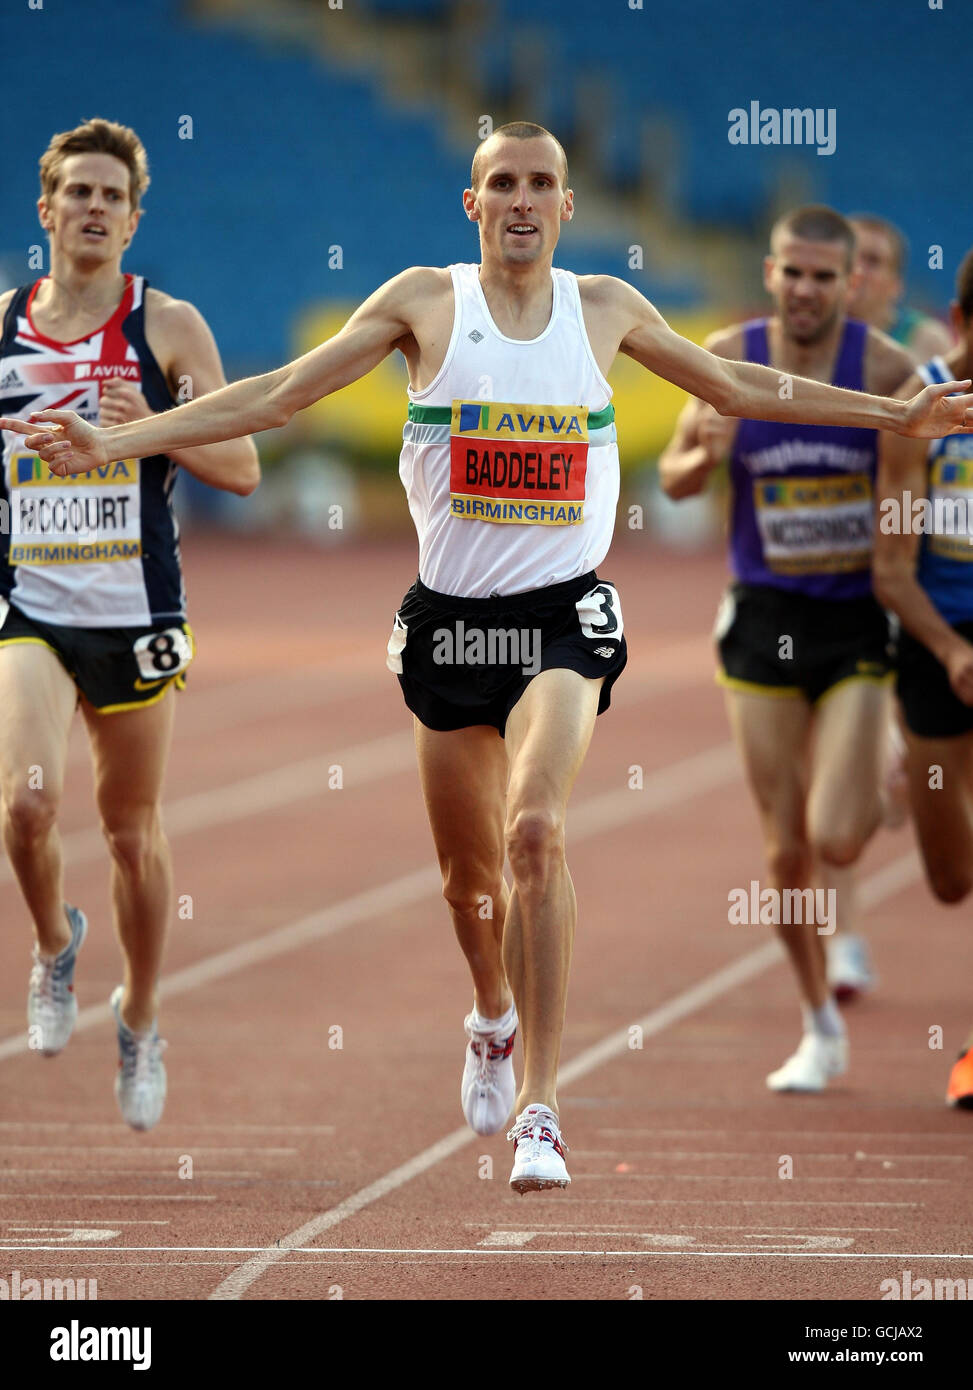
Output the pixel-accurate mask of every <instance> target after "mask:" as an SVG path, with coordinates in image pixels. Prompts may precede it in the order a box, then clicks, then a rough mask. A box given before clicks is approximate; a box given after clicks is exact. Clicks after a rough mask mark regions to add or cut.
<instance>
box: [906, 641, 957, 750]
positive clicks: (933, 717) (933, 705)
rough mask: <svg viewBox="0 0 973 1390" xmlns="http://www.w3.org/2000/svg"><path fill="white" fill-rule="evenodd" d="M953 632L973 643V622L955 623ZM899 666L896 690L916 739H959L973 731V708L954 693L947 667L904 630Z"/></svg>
mask: <svg viewBox="0 0 973 1390" xmlns="http://www.w3.org/2000/svg"><path fill="white" fill-rule="evenodd" d="M953 631H954V632H958V633H959V634H960V636H961V637H965V638H966V640H967V642H973V622H967V623H954V624H953ZM898 666H899V673H898V679H897V683H896V691H897V694H898V697H899V699H900V701H901V702H902V713H903V715H904V716H905V722H906V726H907V727H908V728H909V729H910V730H911V732H912V733H914V734H915V735H916V737H917V738H956V737H957V736H958V735H959V734H968V733H969V732H970V731H971V730H973V708H971V707H970V706H969V705H964V704H963V701H962V700H960V699H959V698H958V696H957V695H955V694H954V692H953V687H952V686H951V685H950V683H949V677H948V676H947V674H946V667H945V666H944V665H943V664H942V662H941V661H937V659H936V658H935V657H934V656H933V654H932V652H931V651H930V650H929V648H928V647H926V646H924V645H923V643H922V642H917V641H916V639H915V638H914V637H913V636H912V635H911V634H910V633H908V632H906V631H905V630H904V629H903V631H902V632H901V633H900V635H899V661H898Z"/></svg>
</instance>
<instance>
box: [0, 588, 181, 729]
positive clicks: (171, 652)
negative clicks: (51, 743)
mask: <svg viewBox="0 0 973 1390" xmlns="http://www.w3.org/2000/svg"><path fill="white" fill-rule="evenodd" d="M23 643H36V644H37V645H39V646H42V647H49V648H50V650H51V651H52V652H53V653H54V655H55V656H56V657H57V658H58V660H59V661H60V663H61V665H62V666H63V667H64V669H65V671H67V673H68V675H69V676H70V677H71V679H72V680H73V681H74V683H75V685H76V686H77V688H78V691H79V694H81V695H83V696H84V698H85V699H86V700H87V701H88V703H89V704H90V705H92V706H93V707H94V708H95V709H96V710H97V711H98V713H99V714H114V713H116V712H117V711H119V710H129V709H140V708H141V707H142V706H144V705H151V704H154V703H155V702H156V700H161V698H162V696H163V695H164V694H165V692H166V691H167V690H168V689H169V686H170V685H175V686H176V688H177V689H178V690H182V689H183V688H184V686H185V684H186V668H187V667H188V666H189V663H190V662H191V661H192V659H193V657H194V656H195V654H196V643H195V640H194V638H193V633H192V629H191V628H190V626H189V624H188V623H186V622H178V621H176V622H173V621H169V622H162V623H155V624H153V625H151V626H149V627H63V626H61V625H60V624H56V623H44V622H40V621H38V620H37V619H36V618H28V617H27V615H26V613H22V612H21V611H20V609H19V608H17V607H16V606H15V605H14V604H12V603H9V602H8V601H7V600H6V599H3V598H0V650H2V649H3V648H4V647H11V646H15V645H18V644H23Z"/></svg>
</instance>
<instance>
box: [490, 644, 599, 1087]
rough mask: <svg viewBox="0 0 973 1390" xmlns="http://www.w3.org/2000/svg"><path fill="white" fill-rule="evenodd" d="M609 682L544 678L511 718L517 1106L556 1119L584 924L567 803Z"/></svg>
mask: <svg viewBox="0 0 973 1390" xmlns="http://www.w3.org/2000/svg"><path fill="white" fill-rule="evenodd" d="M601 685H602V682H601V680H592V679H588V678H587V677H584V676H581V675H579V674H578V673H577V672H576V671H571V670H567V669H555V670H549V671H542V672H541V673H540V675H538V676H536V677H535V678H534V680H532V681H531V683H530V684H529V685H528V687H527V689H526V690H525V691H524V694H523V695H522V696H521V697H520V699H519V700H518V702H517V704H516V705H515V706H514V708H513V709H512V710H511V712H510V717H509V719H508V720H507V728H506V741H507V754H508V757H509V760H510V780H509V785H508V790H507V821H506V831H505V839H506V846H507V856H508V858H509V860H510V868H511V872H512V874H513V880H514V886H513V891H512V892H511V895H510V905H509V908H508V910H507V923H506V928H505V931H504V938H503V958H504V964H505V966H506V970H507V977H508V979H509V980H510V985H511V988H512V990H513V994H514V999H515V1000H516V1003H517V1012H518V1014H519V1016H520V1020H521V1028H522V1036H523V1041H524V1082H523V1086H522V1087H521V1091H520V1096H519V1098H518V1100H517V1103H516V1109H517V1110H518V1111H519V1110H521V1109H522V1108H523V1107H524V1106H525V1105H528V1104H531V1103H533V1102H535V1101H536V1102H540V1103H542V1104H544V1105H548V1106H549V1107H550V1108H551V1109H552V1110H553V1111H554V1112H555V1113H557V1066H558V1058H559V1056H560V1051H561V1033H562V1030H563V1027H564V1010H565V1004H566V1001H567V989H568V972H569V970H570V966H571V950H572V946H573V942H574V929H575V923H576V920H577V904H576V902H575V897H574V886H573V884H572V882H571V876H570V874H569V873H568V869H567V864H566V863H565V859H564V822H565V814H566V810H567V803H568V797H569V796H570V794H571V788H572V786H573V785H574V780H575V778H576V776H577V774H578V771H579V769H580V767H581V764H582V762H583V761H584V756H585V753H586V752H587V750H588V744H589V743H590V741H591V734H592V731H593V729H594V724H595V718H596V716H597V713H598V698H599V693H600V690H601Z"/></svg>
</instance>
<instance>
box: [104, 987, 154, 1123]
mask: <svg viewBox="0 0 973 1390" xmlns="http://www.w3.org/2000/svg"><path fill="white" fill-rule="evenodd" d="M121 1009H122V986H121V985H119V986H118V988H117V989H116V990H115V992H114V993H113V994H112V997H111V1010H112V1013H113V1014H114V1015H115V1024H116V1027H117V1029H118V1074H117V1076H116V1077H115V1099H116V1100H117V1101H118V1108H119V1109H120V1110H121V1112H122V1118H123V1119H124V1120H125V1123H126V1124H129V1125H131V1126H132V1128H133V1129H151V1128H152V1127H153V1125H157V1124H158V1123H159V1121H160V1120H161V1119H162V1111H163V1108H164V1107H165V1103H166V1069H165V1067H164V1066H163V1063H162V1054H163V1052H164V1051H165V1049H166V1044H165V1043H164V1042H163V1041H162V1039H161V1038H160V1037H159V1034H158V1033H157V1031H156V1027H155V1024H154V1023H153V1025H152V1028H151V1030H150V1031H147V1032H145V1033H133V1032H132V1030H131V1028H129V1027H128V1025H127V1024H126V1023H124V1022H123V1021H122V1013H121Z"/></svg>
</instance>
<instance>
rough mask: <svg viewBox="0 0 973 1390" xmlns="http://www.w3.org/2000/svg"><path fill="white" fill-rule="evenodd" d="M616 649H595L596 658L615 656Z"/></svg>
mask: <svg viewBox="0 0 973 1390" xmlns="http://www.w3.org/2000/svg"><path fill="white" fill-rule="evenodd" d="M614 655H615V648H614V647H595V656H606V657H607V656H614Z"/></svg>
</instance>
